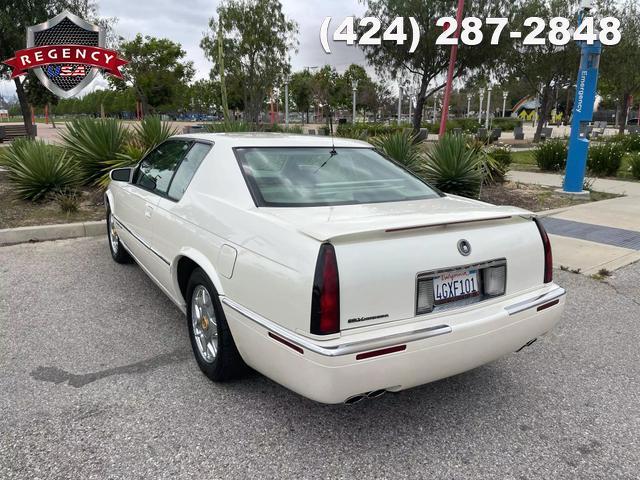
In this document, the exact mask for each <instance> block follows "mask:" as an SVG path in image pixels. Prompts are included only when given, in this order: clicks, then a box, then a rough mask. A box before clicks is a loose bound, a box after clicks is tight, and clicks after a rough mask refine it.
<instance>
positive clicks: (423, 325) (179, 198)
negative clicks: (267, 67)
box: [105, 134, 565, 403]
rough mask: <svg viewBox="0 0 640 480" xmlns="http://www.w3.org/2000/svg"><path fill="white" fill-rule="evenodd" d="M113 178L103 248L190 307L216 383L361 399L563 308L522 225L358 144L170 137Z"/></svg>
mask: <svg viewBox="0 0 640 480" xmlns="http://www.w3.org/2000/svg"><path fill="white" fill-rule="evenodd" d="M111 179H112V182H111V184H110V186H109V189H108V190H107V192H106V202H105V203H106V207H107V219H108V239H109V247H110V249H111V255H112V256H113V258H114V260H115V261H116V262H121V263H124V262H127V261H130V260H131V259H132V258H133V259H135V260H136V262H137V263H138V264H140V266H141V267H142V269H143V270H144V271H145V272H146V273H147V274H148V275H149V276H150V277H151V278H152V279H153V280H154V281H155V282H156V283H157V284H158V286H159V287H160V288H161V289H162V291H163V292H164V293H165V294H166V295H168V296H169V298H171V300H172V301H173V302H174V303H175V304H176V305H177V306H178V307H180V309H182V310H183V311H184V312H185V313H186V317H187V325H188V331H189V335H190V338H191V344H192V346H193V351H194V354H195V358H196V360H197V362H198V365H199V366H200V368H201V369H202V371H203V372H204V373H205V374H206V375H207V376H208V377H209V378H210V379H212V380H214V381H222V380H226V379H229V378H232V377H235V376H237V375H238V374H240V373H241V372H242V371H243V370H244V369H246V365H249V366H250V367H252V368H254V369H255V370H257V371H259V372H261V373H262V374H264V375H266V376H267V377H269V378H271V379H273V380H275V381H276V382H278V383H280V384H282V385H284V386H286V387H287V388H290V389H291V390H293V391H295V392H298V393H299V394H301V395H304V396H306V397H308V398H311V399H313V400H317V401H319V402H324V403H341V402H346V403H355V402H357V401H359V400H362V399H363V398H366V397H377V396H379V395H381V394H382V393H384V392H386V391H392V392H396V391H399V390H404V389H407V388H410V387H414V386H416V385H421V384H424V383H427V382H431V381H434V380H437V379H440V378H444V377H447V376H450V375H455V374H458V373H461V372H464V371H466V370H469V369H472V368H475V367H477V366H479V365H482V364H485V363H487V362H490V361H492V360H495V359H497V358H499V357H501V356H503V355H505V354H507V353H510V352H513V351H516V350H518V349H520V348H522V347H524V346H528V345H530V344H531V343H532V342H533V341H535V339H536V338H538V337H540V336H541V335H544V334H545V333H547V332H549V331H550V330H551V329H552V328H553V327H554V325H556V323H557V322H558V320H559V319H560V316H561V313H562V311H563V308H564V302H565V291H564V289H562V288H561V287H559V286H558V285H556V284H554V283H553V280H552V259H551V248H550V245H549V239H548V237H547V234H546V232H545V230H544V228H543V227H542V225H541V224H540V223H539V222H538V221H537V219H536V218H534V216H533V214H531V213H530V212H527V211H525V210H521V209H518V208H512V207H495V206H492V205H488V204H486V203H482V202H478V201H474V200H469V199H465V198H460V197H455V196H450V195H444V194H442V193H440V192H438V191H437V190H435V189H434V188H432V187H430V186H429V185H427V184H426V183H424V182H423V181H422V180H420V179H418V178H417V177H415V176H413V175H412V174H411V173H409V172H408V171H406V170H405V169H404V168H402V167H401V166H399V165H397V164H396V163H394V162H392V161H391V160H389V159H387V158H385V157H384V156H383V155H382V154H380V153H378V152H377V151H376V150H374V148H373V147H372V146H371V145H369V144H367V143H364V142H359V141H353V140H344V139H336V140H335V145H334V144H333V143H332V139H331V138H329V137H315V136H294V135H281V134H196V135H185V136H176V137H173V138H171V139H170V140H168V141H167V142H165V143H163V144H162V145H160V146H159V147H158V148H157V149H155V150H154V151H152V152H151V153H149V154H148V155H147V156H146V157H145V158H144V159H143V160H142V161H141V162H140V164H139V165H138V166H137V167H135V168H124V169H116V170H113V171H112V172H111Z"/></svg>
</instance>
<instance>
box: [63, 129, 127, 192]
mask: <svg viewBox="0 0 640 480" xmlns="http://www.w3.org/2000/svg"><path fill="white" fill-rule="evenodd" d="M60 136H61V137H62V140H63V142H64V147H65V149H66V150H67V152H68V153H69V155H70V156H71V158H72V159H73V160H74V161H75V162H76V163H77V165H78V168H79V172H80V175H81V177H82V181H83V183H84V184H86V185H101V186H104V185H106V184H107V183H108V181H109V180H108V175H109V170H111V168H113V167H112V166H111V162H113V160H115V159H116V158H117V156H118V154H119V153H121V152H122V151H123V149H124V147H125V144H126V143H127V142H128V141H129V140H130V139H131V134H130V133H129V132H128V131H127V129H126V128H125V127H124V126H123V125H122V123H121V122H119V121H118V120H113V119H100V120H94V119H91V118H82V119H76V120H74V121H72V122H71V123H69V124H67V131H66V132H63V133H61V135H60Z"/></svg>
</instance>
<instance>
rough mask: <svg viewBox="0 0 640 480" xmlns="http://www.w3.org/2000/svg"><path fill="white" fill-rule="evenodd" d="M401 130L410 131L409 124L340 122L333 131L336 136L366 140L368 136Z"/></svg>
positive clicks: (377, 135) (388, 133)
mask: <svg viewBox="0 0 640 480" xmlns="http://www.w3.org/2000/svg"><path fill="white" fill-rule="evenodd" d="M403 130H409V131H411V126H410V125H408V124H405V125H400V126H398V125H383V124H380V123H356V124H353V123H342V124H339V125H338V128H337V129H336V130H335V132H336V136H338V137H344V138H355V139H362V140H366V139H367V138H368V137H379V136H381V135H390V134H392V133H396V132H401V131H403Z"/></svg>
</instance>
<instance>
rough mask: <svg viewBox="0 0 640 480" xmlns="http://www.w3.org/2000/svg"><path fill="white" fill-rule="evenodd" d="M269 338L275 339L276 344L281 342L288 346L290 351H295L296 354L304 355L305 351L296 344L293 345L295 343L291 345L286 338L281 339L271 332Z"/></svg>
mask: <svg viewBox="0 0 640 480" xmlns="http://www.w3.org/2000/svg"><path fill="white" fill-rule="evenodd" d="M269 336H270V337H271V338H273V339H274V340H275V341H276V342H280V343H281V344H283V345H286V346H287V347H289V348H290V349H292V350H295V351H296V352H298V353H301V354H303V355H304V350H302V348H300V347H299V346H297V345H294V344H293V343H291V342H290V341H288V340H285V339H284V338H282V337H279V336H278V335H276V334H275V333H271V332H269Z"/></svg>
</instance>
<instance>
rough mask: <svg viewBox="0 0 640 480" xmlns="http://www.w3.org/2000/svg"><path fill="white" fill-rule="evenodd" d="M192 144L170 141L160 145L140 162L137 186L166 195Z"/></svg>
mask: <svg viewBox="0 0 640 480" xmlns="http://www.w3.org/2000/svg"><path fill="white" fill-rule="evenodd" d="M189 146H190V143H188V142H182V141H168V142H165V143H163V144H162V145H160V146H159V147H158V148H156V149H155V150H154V151H153V152H151V153H150V154H149V155H147V156H146V157H144V159H143V160H142V162H140V167H139V169H138V174H137V177H136V185H139V186H140V187H142V188H144V189H146V190H151V191H152V192H155V193H159V194H162V195H164V194H166V193H167V190H168V189H169V184H170V183H171V178H172V177H173V172H174V171H175V169H176V165H177V164H178V163H179V162H180V160H181V159H182V157H183V156H184V154H185V152H186V151H187V150H188V149H189Z"/></svg>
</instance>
